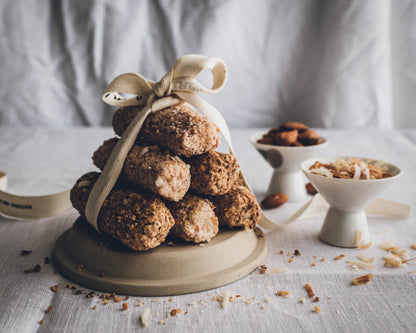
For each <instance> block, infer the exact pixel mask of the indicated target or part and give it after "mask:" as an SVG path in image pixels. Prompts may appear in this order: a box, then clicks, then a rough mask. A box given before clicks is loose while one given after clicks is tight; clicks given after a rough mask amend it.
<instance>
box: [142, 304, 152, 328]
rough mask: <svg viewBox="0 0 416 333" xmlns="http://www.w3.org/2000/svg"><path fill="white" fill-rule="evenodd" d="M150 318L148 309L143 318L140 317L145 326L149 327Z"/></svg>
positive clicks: (145, 310)
mask: <svg viewBox="0 0 416 333" xmlns="http://www.w3.org/2000/svg"><path fill="white" fill-rule="evenodd" d="M149 317H150V309H149V308H146V309H144V311H143V313H142V316H141V317H140V320H141V322H142V324H143V326H147V325H149Z"/></svg>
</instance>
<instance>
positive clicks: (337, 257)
mask: <svg viewBox="0 0 416 333" xmlns="http://www.w3.org/2000/svg"><path fill="white" fill-rule="evenodd" d="M344 257H345V254H340V255H339V256H336V257H335V258H334V260H341V259H343V258H344Z"/></svg>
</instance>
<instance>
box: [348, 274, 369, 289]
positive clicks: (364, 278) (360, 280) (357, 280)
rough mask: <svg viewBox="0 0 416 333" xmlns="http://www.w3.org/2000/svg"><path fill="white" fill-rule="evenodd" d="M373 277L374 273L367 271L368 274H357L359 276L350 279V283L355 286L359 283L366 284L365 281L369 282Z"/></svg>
mask: <svg viewBox="0 0 416 333" xmlns="http://www.w3.org/2000/svg"><path fill="white" fill-rule="evenodd" d="M373 277H374V275H373V274H371V273H368V274H366V275H363V276H359V277H357V278H355V279H352V284H353V285H355V286H358V285H360V284H366V283H368V282H370V280H371V279H372V278H373Z"/></svg>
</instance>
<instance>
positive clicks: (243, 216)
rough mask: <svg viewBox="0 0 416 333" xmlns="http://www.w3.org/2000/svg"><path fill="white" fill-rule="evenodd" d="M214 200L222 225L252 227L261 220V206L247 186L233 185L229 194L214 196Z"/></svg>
mask: <svg viewBox="0 0 416 333" xmlns="http://www.w3.org/2000/svg"><path fill="white" fill-rule="evenodd" d="M212 200H213V202H214V205H215V213H216V215H217V217H218V221H219V222H220V225H225V226H228V227H244V229H248V228H250V229H252V228H254V227H255V226H256V224H257V222H258V221H259V220H260V213H261V211H260V206H259V204H258V203H257V200H256V197H255V196H254V194H253V193H252V192H251V191H250V190H249V189H248V188H247V187H244V186H236V187H233V188H231V190H230V191H229V192H228V193H227V194H224V195H220V196H215V197H212Z"/></svg>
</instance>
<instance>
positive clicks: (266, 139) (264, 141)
mask: <svg viewBox="0 0 416 333" xmlns="http://www.w3.org/2000/svg"><path fill="white" fill-rule="evenodd" d="M257 143H261V144H264V145H272V144H274V142H273V139H272V138H271V137H268V136H263V137H262V138H261V139H259V140H257Z"/></svg>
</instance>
